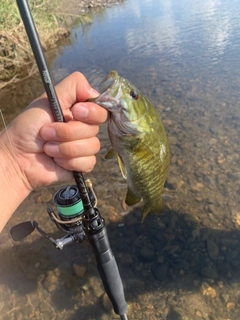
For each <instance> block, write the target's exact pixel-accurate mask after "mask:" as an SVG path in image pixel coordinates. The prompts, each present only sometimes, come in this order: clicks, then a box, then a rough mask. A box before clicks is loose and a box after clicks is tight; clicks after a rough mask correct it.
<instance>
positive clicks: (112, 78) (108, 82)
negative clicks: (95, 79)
mask: <svg viewBox="0 0 240 320" xmlns="http://www.w3.org/2000/svg"><path fill="white" fill-rule="evenodd" d="M118 80H119V76H118V73H117V71H115V70H112V71H110V72H109V74H108V75H107V76H106V77H105V78H104V79H103V80H102V81H101V82H100V83H99V85H98V87H97V90H98V92H100V95H99V96H98V97H96V98H90V99H88V101H90V102H95V103H96V104H98V105H100V106H101V107H103V108H105V109H107V110H108V111H114V110H115V109H116V106H117V101H116V99H115V98H114V97H112V96H111V94H110V90H111V89H112V87H113V86H114V85H115V84H116V83H118Z"/></svg>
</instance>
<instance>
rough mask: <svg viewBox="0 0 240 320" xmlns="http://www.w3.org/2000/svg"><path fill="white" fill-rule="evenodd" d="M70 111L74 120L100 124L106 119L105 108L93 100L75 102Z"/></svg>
mask: <svg viewBox="0 0 240 320" xmlns="http://www.w3.org/2000/svg"><path fill="white" fill-rule="evenodd" d="M71 111H72V115H73V118H74V119H75V120H80V121H83V122H87V123H92V124H101V123H104V122H106V121H107V119H108V112H107V110H105V109H104V108H102V107H100V106H98V105H97V104H96V103H93V102H85V103H83V102H81V103H76V104H75V105H74V106H73V107H72V109H71Z"/></svg>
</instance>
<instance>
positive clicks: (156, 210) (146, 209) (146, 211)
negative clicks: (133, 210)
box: [141, 198, 163, 222]
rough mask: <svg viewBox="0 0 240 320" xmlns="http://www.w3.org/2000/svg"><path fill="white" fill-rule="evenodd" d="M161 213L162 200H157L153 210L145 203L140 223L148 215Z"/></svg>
mask: <svg viewBox="0 0 240 320" xmlns="http://www.w3.org/2000/svg"><path fill="white" fill-rule="evenodd" d="M162 211H163V202H162V198H159V201H158V203H157V205H156V206H154V208H153V209H152V208H151V205H149V204H148V203H145V204H144V206H143V209H142V216H141V222H143V221H144V219H145V218H146V216H147V215H148V214H149V213H161V212H162Z"/></svg>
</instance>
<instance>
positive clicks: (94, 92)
mask: <svg viewBox="0 0 240 320" xmlns="http://www.w3.org/2000/svg"><path fill="white" fill-rule="evenodd" d="M89 93H90V95H91V98H95V97H98V96H99V92H98V91H97V90H95V89H93V88H91V89H90V90H89Z"/></svg>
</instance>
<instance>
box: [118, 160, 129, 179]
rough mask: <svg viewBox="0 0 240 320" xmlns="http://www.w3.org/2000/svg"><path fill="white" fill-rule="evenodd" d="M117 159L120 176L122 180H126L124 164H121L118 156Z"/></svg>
mask: <svg viewBox="0 0 240 320" xmlns="http://www.w3.org/2000/svg"><path fill="white" fill-rule="evenodd" d="M117 159H118V165H119V168H120V171H121V174H122V176H123V178H124V179H127V172H126V169H125V167H124V164H123V162H122V159H121V158H120V157H119V156H118V157H117Z"/></svg>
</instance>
